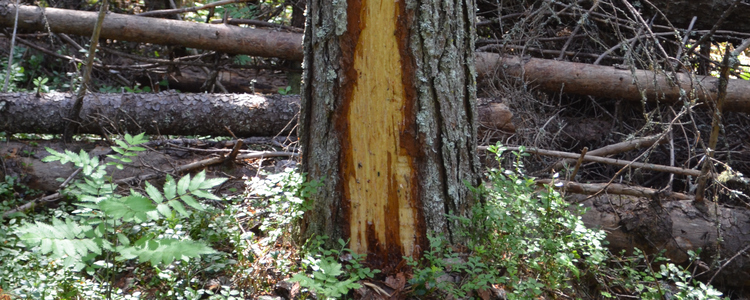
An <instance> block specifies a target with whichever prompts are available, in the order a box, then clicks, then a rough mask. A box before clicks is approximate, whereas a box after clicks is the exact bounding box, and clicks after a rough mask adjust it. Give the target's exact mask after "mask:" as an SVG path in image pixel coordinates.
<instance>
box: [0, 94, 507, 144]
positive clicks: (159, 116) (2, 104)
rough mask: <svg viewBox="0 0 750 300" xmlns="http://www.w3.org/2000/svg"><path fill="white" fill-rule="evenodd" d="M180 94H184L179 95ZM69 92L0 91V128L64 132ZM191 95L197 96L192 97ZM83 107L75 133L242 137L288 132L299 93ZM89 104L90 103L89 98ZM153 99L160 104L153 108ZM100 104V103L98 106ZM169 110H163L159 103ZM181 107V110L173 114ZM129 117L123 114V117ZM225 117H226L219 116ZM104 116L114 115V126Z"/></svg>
mask: <svg viewBox="0 0 750 300" xmlns="http://www.w3.org/2000/svg"><path fill="white" fill-rule="evenodd" d="M180 95H182V96H180ZM71 97H72V95H71V94H61V93H50V94H44V95H43V96H42V97H41V98H38V97H36V95H35V94H22V93H9V94H0V131H6V132H11V133H47V134H59V133H62V127H60V126H62V125H61V124H64V122H65V120H64V119H63V115H62V114H60V113H58V112H65V111H67V109H68V107H69V106H70V105H71V104H70V98H71ZM193 99H200V100H199V101H198V100H193ZM86 100H92V101H93V102H92V103H90V105H85V106H84V120H86V121H85V122H84V127H82V128H80V129H79V131H78V133H92V134H100V133H101V132H102V131H101V130H102V127H99V126H98V124H104V128H105V129H107V130H112V131H116V132H124V131H127V132H131V133H140V132H145V133H146V134H150V135H159V134H173V135H212V136H225V135H228V134H229V132H228V131H227V130H226V128H224V126H227V127H229V128H230V129H231V130H232V132H233V133H234V134H235V135H237V136H240V137H247V136H274V135H277V134H279V133H284V134H285V133H288V132H289V131H290V130H291V129H292V128H293V127H294V126H295V125H296V124H297V113H299V95H287V96H281V95H265V96H264V95H233V94H232V95H223V94H174V93H156V94H93V95H89V96H88V98H86ZM487 101H489V99H483V101H482V102H484V104H483V105H479V106H478V107H477V114H478V115H479V119H480V120H479V124H480V125H481V128H480V129H481V130H484V131H488V130H501V131H503V132H508V133H512V132H514V130H515V126H514V125H513V122H512V121H513V114H512V113H511V112H510V110H509V109H508V107H507V106H505V105H503V104H501V103H491V102H487ZM87 103H88V102H87ZM152 103H159V104H160V105H159V108H160V109H159V110H155V109H154V107H153V104H152ZM100 105H101V106H100ZM162 107H164V108H169V111H171V112H168V111H161V108H162ZM175 112H179V113H175ZM125 116H127V117H125ZM222 116H224V117H222ZM107 120H118V121H117V122H115V123H116V124H117V127H113V126H111V125H112V124H113V123H112V122H110V121H107Z"/></svg>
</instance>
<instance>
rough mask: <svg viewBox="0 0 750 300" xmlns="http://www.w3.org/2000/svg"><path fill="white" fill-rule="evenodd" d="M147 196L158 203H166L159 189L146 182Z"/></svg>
mask: <svg viewBox="0 0 750 300" xmlns="http://www.w3.org/2000/svg"><path fill="white" fill-rule="evenodd" d="M146 194H148V196H149V197H151V200H154V202H156V203H162V201H164V197H162V195H161V192H159V189H157V188H156V187H154V186H153V185H151V183H149V182H148V181H146Z"/></svg>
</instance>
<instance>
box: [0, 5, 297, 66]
mask: <svg viewBox="0 0 750 300" xmlns="http://www.w3.org/2000/svg"><path fill="white" fill-rule="evenodd" d="M3 4H4V5H3ZM3 4H0V26H4V27H10V28H13V24H14V23H15V20H14V18H15V12H16V9H15V8H16V6H15V5H13V4H11V3H10V2H5V3H3ZM96 18H97V13H96V12H87V11H77V10H71V9H57V8H49V7H48V8H44V9H42V8H40V7H37V6H27V5H19V6H18V19H19V22H18V28H19V29H23V30H36V31H47V30H48V29H49V30H50V31H52V32H55V33H69V34H76V35H81V36H91V33H92V30H93V28H94V24H95V23H96ZM100 38H102V39H110V40H122V41H133V42H141V43H153V44H162V45H182V46H185V47H190V48H197V49H207V50H216V51H219V52H226V53H234V54H249V55H253V56H262V57H278V58H284V59H291V60H302V35H301V34H299V33H287V32H281V31H275V30H265V29H253V28H245V27H239V26H229V25H224V24H205V23H197V22H185V21H178V20H170V19H156V18H147V17H137V16H132V15H124V14H116V13H108V14H107V16H106V17H105V19H104V23H103V24H102V30H101V35H100Z"/></svg>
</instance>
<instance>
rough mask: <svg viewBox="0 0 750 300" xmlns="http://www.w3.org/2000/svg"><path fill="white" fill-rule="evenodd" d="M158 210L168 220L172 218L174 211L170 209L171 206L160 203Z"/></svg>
mask: <svg viewBox="0 0 750 300" xmlns="http://www.w3.org/2000/svg"><path fill="white" fill-rule="evenodd" d="M156 210H158V211H159V213H160V214H162V215H163V216H165V217H167V218H171V217H172V210H171V209H169V206H168V205H166V204H164V203H159V205H157V206H156Z"/></svg>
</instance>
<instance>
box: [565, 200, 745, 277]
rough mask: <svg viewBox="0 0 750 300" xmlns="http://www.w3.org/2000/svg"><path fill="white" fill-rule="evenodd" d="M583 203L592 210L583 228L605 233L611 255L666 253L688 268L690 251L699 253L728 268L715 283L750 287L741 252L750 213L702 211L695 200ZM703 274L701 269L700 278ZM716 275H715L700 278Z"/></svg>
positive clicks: (715, 208) (726, 209)
mask: <svg viewBox="0 0 750 300" xmlns="http://www.w3.org/2000/svg"><path fill="white" fill-rule="evenodd" d="M585 197H586V196H578V195H576V196H574V197H571V198H570V199H569V200H572V201H573V202H578V201H582V200H583V199H584V198H585ZM582 203H583V205H584V207H586V208H589V209H590V210H589V211H588V212H586V214H584V216H583V221H584V223H585V224H586V226H587V227H593V228H601V229H603V230H605V231H606V232H607V241H609V243H610V244H609V246H608V247H609V248H610V249H611V250H612V251H618V249H625V250H632V249H633V248H635V247H637V248H639V249H643V250H645V251H646V252H647V253H656V252H658V251H660V250H666V252H665V256H666V257H668V258H670V259H671V260H672V261H673V262H675V263H687V262H688V259H689V257H688V254H687V251H688V250H693V251H696V250H698V249H699V248H700V249H702V252H701V256H700V258H701V260H702V261H703V262H705V263H707V265H708V266H711V268H712V269H713V270H716V269H718V266H721V265H723V264H726V266H725V267H723V268H722V269H721V272H720V273H719V274H718V275H716V277H715V278H714V281H713V283H714V284H718V285H727V286H733V287H741V286H748V285H750V257H748V255H747V253H742V252H744V251H746V250H747V249H745V248H746V247H747V246H748V245H750V211H748V210H747V209H745V208H738V207H730V206H725V205H718V204H717V205H714V204H710V205H708V210H707V211H706V212H702V211H699V210H697V209H696V208H695V206H694V205H693V204H692V200H683V201H664V200H662V201H659V200H658V199H647V198H638V197H633V196H624V195H602V196H599V197H595V198H592V199H589V200H586V201H583V202H582ZM738 253H740V254H739V255H737V256H736V257H735V255H736V254H738ZM732 257H734V259H732V260H731V261H729V259H730V258H732ZM703 271H706V270H705V269H699V270H698V273H700V272H703ZM713 275H714V273H713V272H710V273H709V274H708V275H706V276H705V277H701V278H700V279H709V278H711V276H713Z"/></svg>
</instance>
